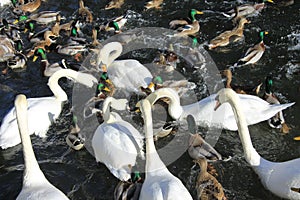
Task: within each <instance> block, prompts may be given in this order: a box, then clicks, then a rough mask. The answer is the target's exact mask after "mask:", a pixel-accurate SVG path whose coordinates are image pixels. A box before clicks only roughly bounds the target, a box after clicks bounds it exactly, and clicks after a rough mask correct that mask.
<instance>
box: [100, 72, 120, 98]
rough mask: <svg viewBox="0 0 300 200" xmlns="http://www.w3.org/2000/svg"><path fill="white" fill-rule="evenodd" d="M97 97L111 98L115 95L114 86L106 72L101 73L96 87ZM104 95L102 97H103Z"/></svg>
mask: <svg viewBox="0 0 300 200" xmlns="http://www.w3.org/2000/svg"><path fill="white" fill-rule="evenodd" d="M96 93H97V95H96V96H99V97H100V96H101V97H102V98H106V97H108V96H110V97H112V96H113V95H114V93H115V86H114V84H113V83H112V82H111V80H110V79H109V77H108V74H107V72H102V73H101V76H100V79H99V83H98V86H97V92H96ZM103 95H104V97H103Z"/></svg>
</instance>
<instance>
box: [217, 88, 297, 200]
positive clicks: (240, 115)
mask: <svg viewBox="0 0 300 200" xmlns="http://www.w3.org/2000/svg"><path fill="white" fill-rule="evenodd" d="M240 100H241V99H240V98H239V95H238V94H236V93H235V92H234V91H233V90H232V89H229V88H224V89H221V90H220V91H219V92H218V93H217V96H216V107H215V110H218V108H220V105H223V104H225V103H227V104H229V106H230V107H231V108H232V110H234V112H233V113H234V118H235V120H236V123H237V124H239V127H238V133H239V137H240V140H241V144H242V146H243V150H244V157H245V160H246V161H247V163H248V165H250V166H251V167H252V168H253V170H254V172H255V173H256V174H257V175H258V177H259V178H260V181H261V183H262V184H263V186H264V187H265V188H266V189H267V190H269V191H271V192H272V193H273V194H275V195H276V196H279V197H281V198H284V199H300V192H299V191H300V168H299V166H300V158H297V159H293V160H288V161H285V162H271V161H269V160H266V159H264V158H263V157H261V156H260V155H259V154H258V152H257V151H256V150H255V148H254V147H253V145H252V141H251V137H250V133H249V129H248V125H247V119H246V117H247V116H246V115H245V112H244V111H243V110H244V109H245V108H246V107H247V106H246V105H245V104H243V103H242V102H241V101H240ZM248 165H247V166H248Z"/></svg>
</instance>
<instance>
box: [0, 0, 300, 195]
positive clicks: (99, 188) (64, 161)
mask: <svg viewBox="0 0 300 200" xmlns="http://www.w3.org/2000/svg"><path fill="white" fill-rule="evenodd" d="M107 2H108V1H99V0H94V1H92V0H88V1H85V4H86V6H88V7H90V8H91V10H92V11H93V14H94V16H95V18H96V21H97V22H99V23H102V22H104V21H106V20H107V19H110V18H112V17H115V16H119V15H122V14H126V13H127V14H128V15H129V16H131V17H130V18H129V19H128V23H127V24H126V27H125V30H130V29H133V28H137V27H165V28H168V23H169V21H170V20H172V19H176V18H180V17H185V16H186V13H187V12H188V10H189V9H191V8H197V9H198V10H202V11H204V13H205V14H204V15H201V16H198V17H197V19H199V22H200V25H201V30H200V34H199V42H200V43H206V42H207V41H209V40H210V39H212V38H213V37H214V36H216V35H217V34H219V33H221V32H222V31H224V30H227V29H231V28H232V24H231V22H230V21H229V20H228V19H226V18H225V17H224V16H222V15H220V12H221V11H226V10H228V9H229V8H232V7H234V6H235V5H237V4H240V3H251V2H246V1H238V2H236V1H187V0H185V1H165V3H164V5H163V8H162V10H159V11H155V10H151V11H147V12H144V11H143V9H144V8H143V5H144V3H145V1H133V0H126V1H125V4H124V5H123V7H122V8H121V9H119V10H110V11H105V10H104V9H103V8H104V6H105V5H106V3H107ZM77 8H78V3H77V1H76V0H65V1H58V0H53V1H51V0H48V1H47V2H44V3H43V4H42V6H41V8H40V10H41V11H42V10H60V11H61V13H62V15H63V16H65V17H66V18H67V19H69V18H70V16H71V15H73V14H74V12H75V11H76V9H77ZM299 11H300V10H299V2H297V1H295V4H293V5H292V6H287V7H278V6H276V5H270V6H269V7H267V8H266V9H265V10H264V11H263V12H262V13H261V14H260V15H258V16H253V17H251V18H250V20H251V24H248V25H246V28H245V32H244V34H245V44H244V45H242V47H241V48H239V49H233V50H231V51H229V52H226V53H224V52H209V54H210V55H211V56H212V58H213V59H214V61H215V63H216V65H217V67H218V68H219V69H220V70H222V69H225V68H227V67H228V66H230V65H232V64H233V63H235V62H236V61H237V60H238V59H239V58H240V57H241V56H242V54H243V52H245V50H246V49H247V48H248V47H250V46H252V45H253V44H254V43H256V42H257V41H258V39H259V38H258V31H260V30H266V31H268V32H269V35H267V36H266V37H265V39H264V41H265V44H266V45H267V46H268V48H267V50H266V52H265V54H264V56H263V57H262V59H261V60H260V61H259V63H258V64H257V65H256V66H255V67H250V66H245V67H242V68H239V69H236V70H235V71H234V74H233V76H234V77H235V81H236V83H238V84H255V83H258V82H261V81H264V78H265V77H266V76H267V75H272V76H273V78H274V84H275V87H274V88H275V90H276V95H277V96H279V98H280V100H281V102H282V103H286V102H296V104H295V105H294V106H292V107H291V108H288V109H287V110H285V111H284V116H285V120H286V122H287V124H288V125H289V126H290V127H291V128H292V129H291V131H290V133H289V134H288V135H282V134H281V133H280V131H279V130H275V129H271V128H270V127H269V126H268V125H267V123H265V122H262V123H259V124H257V125H254V126H251V127H250V133H251V138H252V141H253V144H254V146H255V148H256V150H257V151H258V152H259V153H260V154H261V155H262V156H263V157H264V158H266V159H268V160H271V161H286V160H290V159H294V158H298V157H299V155H300V144H299V142H296V141H293V139H292V138H293V137H294V136H297V135H300V131H299V130H300V127H299V117H300V116H299V113H300V107H299V103H298V101H299V97H300V95H299V92H300V85H299V83H300V79H299V77H300V65H299V63H300V56H299V51H300V29H299V28H300V24H299V21H300V15H299V14H300V12H299ZM2 14H3V13H2ZM125 30H124V31H125ZM87 34H89V35H90V33H87ZM110 36H111V34H104V33H102V34H100V35H99V37H98V38H99V39H100V40H101V41H104V40H105V39H107V38H109V37H110ZM130 56H131V57H134V56H136V59H139V60H140V61H141V62H143V63H145V62H150V61H151V60H152V59H153V51H151V52H147V51H146V52H140V53H133V54H132V55H130ZM48 59H49V60H51V61H52V60H53V61H56V60H58V59H59V57H57V55H56V54H55V53H50V54H49V55H48ZM184 75H185V76H190V77H186V78H189V79H190V78H191V79H193V80H195V78H194V77H192V76H193V74H192V73H186V74H184ZM47 80H48V79H47V78H44V77H41V75H40V70H39V65H38V63H32V62H31V61H29V63H28V67H27V69H26V71H22V72H10V73H9V74H8V75H7V76H1V77H0V83H1V90H0V101H1V104H0V120H2V119H3V117H4V116H5V114H6V113H7V112H8V110H9V109H10V108H11V107H12V106H13V101H14V97H15V95H16V94H18V93H24V94H26V95H27V97H41V96H50V95H52V94H51V91H50V90H49V89H48V87H47ZM60 83H61V86H62V87H63V88H64V89H65V90H66V91H67V92H68V94H69V95H70V96H71V93H72V86H73V84H72V82H71V81H66V80H62V81H61V82H60ZM199 87H200V88H198V89H197V90H196V91H197V92H198V93H199V94H197V96H198V97H202V96H205V95H207V94H206V93H205V92H204V93H201V91H204V90H203V88H201V87H202V86H199ZM70 108H71V103H66V104H65V106H64V109H63V112H62V114H61V117H60V118H59V119H58V120H57V122H56V123H55V124H53V125H52V126H51V127H50V129H49V131H48V137H47V138H45V139H41V138H38V137H36V136H32V137H31V138H32V143H33V147H34V150H35V153H36V157H37V159H38V161H39V164H40V167H41V169H42V170H43V172H44V173H45V175H46V177H47V178H48V179H49V180H50V182H51V183H53V184H54V185H55V186H56V187H58V188H59V189H61V190H62V191H63V192H64V193H65V194H67V196H68V197H69V198H70V199H112V197H113V196H112V195H113V190H114V187H115V186H116V184H117V182H118V181H117V179H116V178H114V177H113V176H112V175H111V174H110V172H109V171H108V170H107V169H106V167H105V166H104V165H102V164H97V163H96V162H95V159H94V157H93V156H92V155H91V154H90V153H89V151H87V150H86V149H83V150H81V151H78V152H74V151H72V152H71V153H69V154H67V155H65V152H67V150H68V146H67V145H66V143H65V136H66V134H67V133H68V127H69V124H70V122H71V115H70V114H69V113H70ZM37 123H38V122H37ZM140 129H141V127H140ZM87 130H88V129H87ZM184 133H185V132H184V131H181V132H180V131H179V133H178V135H184ZM86 134H88V133H86ZM204 135H205V132H204ZM171 139H172V137H167V138H164V139H161V140H160V141H159V142H158V144H157V145H164V144H165V143H168V141H170V140H171ZM215 148H216V149H217V150H218V151H219V152H220V153H221V154H222V155H223V156H224V157H227V156H233V158H232V160H230V161H229V162H218V163H214V166H215V168H216V170H217V172H218V177H217V178H218V180H219V181H220V183H221V184H222V185H223V187H224V189H225V193H226V196H227V197H228V199H239V200H240V199H279V198H278V197H276V196H274V195H273V194H271V193H270V192H269V191H267V190H265V189H264V187H263V186H262V184H261V183H260V181H259V178H258V176H257V175H256V174H255V173H254V171H253V170H252V168H251V167H250V166H248V164H247V163H246V161H245V159H244V157H243V150H242V145H241V143H240V140H239V138H238V135H237V133H236V132H230V131H223V133H222V135H221V137H220V138H219V140H218V142H217V143H216V145H215ZM22 156H23V155H22V151H21V145H18V146H16V147H13V148H9V149H7V150H0V191H1V192H0V199H14V198H16V196H17V195H18V193H19V192H20V190H21V187H22V174H23V158H22ZM192 166H193V163H192V160H191V159H190V158H189V156H188V154H187V153H184V154H183V155H182V156H181V157H180V158H179V159H177V160H176V161H175V162H173V163H172V164H170V165H169V166H168V169H169V170H170V171H171V172H172V173H173V174H175V175H176V176H177V177H179V178H180V179H181V180H182V181H183V183H184V184H185V185H186V187H187V188H188V189H189V191H190V192H191V193H192V194H195V191H194V188H193V186H194V184H195V177H196V175H197V173H198V171H199V169H198V168H193V169H192Z"/></svg>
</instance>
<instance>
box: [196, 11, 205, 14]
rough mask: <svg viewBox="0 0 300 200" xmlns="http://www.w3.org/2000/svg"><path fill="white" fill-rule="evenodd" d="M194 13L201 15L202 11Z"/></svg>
mask: <svg viewBox="0 0 300 200" xmlns="http://www.w3.org/2000/svg"><path fill="white" fill-rule="evenodd" d="M196 14H198V15H203V14H204V13H203V12H201V11H196Z"/></svg>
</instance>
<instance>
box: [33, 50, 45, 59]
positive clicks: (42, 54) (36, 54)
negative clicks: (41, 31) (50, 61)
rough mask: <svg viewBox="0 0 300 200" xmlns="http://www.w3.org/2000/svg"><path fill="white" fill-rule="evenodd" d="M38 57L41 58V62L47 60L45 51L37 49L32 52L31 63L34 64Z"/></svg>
mask: <svg viewBox="0 0 300 200" xmlns="http://www.w3.org/2000/svg"><path fill="white" fill-rule="evenodd" d="M39 56H40V57H41V59H42V60H47V56H46V52H45V50H44V49H42V48H38V49H37V50H35V52H34V56H33V59H32V61H33V62H35V61H36V60H37V59H38V57H39Z"/></svg>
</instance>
